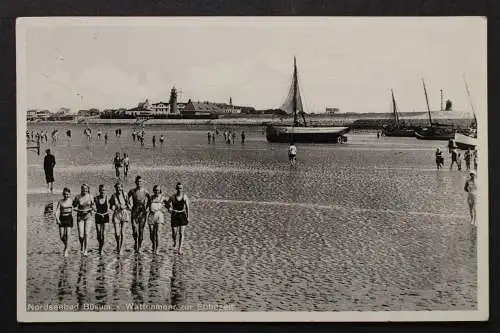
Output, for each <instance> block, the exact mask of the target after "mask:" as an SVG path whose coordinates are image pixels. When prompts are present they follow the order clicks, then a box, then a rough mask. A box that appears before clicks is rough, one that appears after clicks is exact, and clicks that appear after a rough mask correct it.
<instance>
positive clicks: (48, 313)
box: [16, 17, 489, 322]
mask: <svg viewBox="0 0 500 333" xmlns="http://www.w3.org/2000/svg"><path fill="white" fill-rule="evenodd" d="M16 38H17V80H18V81H17V91H18V96H17V98H18V100H17V101H18V104H17V106H18V107H17V145H18V156H17V158H18V175H17V177H18V178H17V179H18V221H17V223H18V224H17V230H18V286H17V293H18V308H17V313H18V320H19V321H22V322H60V321H238V322H239V321H481V320H487V319H488V316H489V313H488V307H489V291H488V283H489V278H488V239H489V237H488V216H489V215H488V146H487V144H488V141H487V136H488V133H487V112H488V111H487V80H486V78H487V68H486V19H485V18H482V17H425V18H423V17H422V18H418V17H413V18H405V17H400V18H388V17H385V18H375V17H374V18H366V17H365V18H361V17H360V18H356V17H349V18H336V17H314V18H313V17H265V18H263V17H221V18H208V17H203V18H201V17H183V18H174V17H170V18H145V17H144V18H139V17H130V18H128V17H122V18H109V17H101V18H95V17H94V18H88V17H74V18H56V17H54V18H20V19H18V21H17V24H16Z"/></svg>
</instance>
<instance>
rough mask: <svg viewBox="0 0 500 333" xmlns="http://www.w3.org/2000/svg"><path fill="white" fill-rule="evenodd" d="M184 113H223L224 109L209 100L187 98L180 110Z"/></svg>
mask: <svg viewBox="0 0 500 333" xmlns="http://www.w3.org/2000/svg"><path fill="white" fill-rule="evenodd" d="M181 113H182V114H185V115H211V114H221V113H225V112H224V109H223V108H221V107H220V106H218V105H217V104H215V103H211V102H193V101H191V100H189V101H188V102H187V104H186V106H185V107H184V108H183V110H182V111H181Z"/></svg>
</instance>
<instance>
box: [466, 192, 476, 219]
mask: <svg viewBox="0 0 500 333" xmlns="http://www.w3.org/2000/svg"><path fill="white" fill-rule="evenodd" d="M467 203H468V204H469V212H470V223H471V224H472V225H473V226H477V222H476V200H475V199H473V198H468V200H467Z"/></svg>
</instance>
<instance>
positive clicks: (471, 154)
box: [436, 147, 477, 171]
mask: <svg viewBox="0 0 500 333" xmlns="http://www.w3.org/2000/svg"><path fill="white" fill-rule="evenodd" d="M449 152H450V158H451V163H450V170H453V166H454V165H456V166H457V169H458V170H459V171H461V170H462V154H461V153H460V152H459V150H458V149H457V148H456V147H455V148H452V149H450V150H449ZM463 159H464V161H465V169H466V170H467V171H468V170H472V168H474V170H477V150H476V149H474V150H472V149H467V150H466V151H465V153H464V157H463ZM471 163H472V164H471ZM436 167H437V169H438V170H439V169H442V168H443V167H444V157H443V152H442V151H441V149H440V148H436Z"/></svg>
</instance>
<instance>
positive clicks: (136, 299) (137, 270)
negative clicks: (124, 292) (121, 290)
mask: <svg viewBox="0 0 500 333" xmlns="http://www.w3.org/2000/svg"><path fill="white" fill-rule="evenodd" d="M143 275H144V274H143V266H142V260H141V258H140V257H139V255H136V256H135V258H134V259H133V263H132V284H131V286H130V292H131V293H132V301H133V303H134V305H141V304H143V303H144V277H143Z"/></svg>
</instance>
